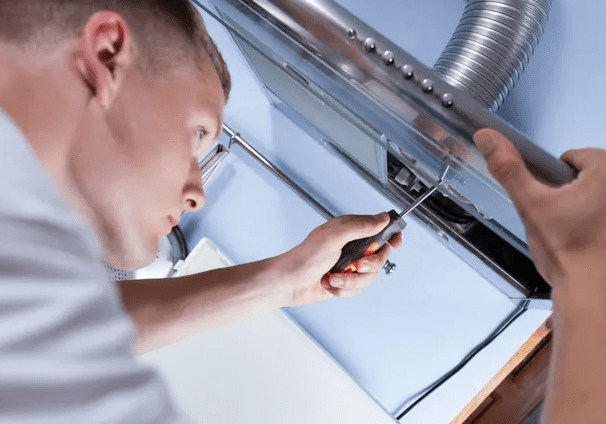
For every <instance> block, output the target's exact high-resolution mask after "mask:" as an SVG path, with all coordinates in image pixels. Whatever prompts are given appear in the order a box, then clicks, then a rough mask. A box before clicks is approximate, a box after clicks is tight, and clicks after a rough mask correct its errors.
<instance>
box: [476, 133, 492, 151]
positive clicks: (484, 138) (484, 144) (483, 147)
mask: <svg viewBox="0 0 606 424" xmlns="http://www.w3.org/2000/svg"><path fill="white" fill-rule="evenodd" d="M473 141H474V142H475V143H476V147H477V148H478V150H479V151H480V153H482V154H483V155H484V156H486V155H487V154H488V153H490V151H491V150H492V149H493V148H494V145H495V141H494V138H493V137H492V134H491V133H490V132H487V131H482V132H480V133H479V134H476V135H475V136H474V138H473Z"/></svg>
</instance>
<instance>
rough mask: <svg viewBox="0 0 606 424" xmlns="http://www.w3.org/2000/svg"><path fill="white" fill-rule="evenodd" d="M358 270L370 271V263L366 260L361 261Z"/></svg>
mask: <svg viewBox="0 0 606 424" xmlns="http://www.w3.org/2000/svg"><path fill="white" fill-rule="evenodd" d="M358 271H359V272H368V271H370V264H369V263H368V262H362V263H360V264H358Z"/></svg>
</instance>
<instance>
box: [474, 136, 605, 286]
mask: <svg viewBox="0 0 606 424" xmlns="http://www.w3.org/2000/svg"><path fill="white" fill-rule="evenodd" d="M474 141H475V143H476V145H477V147H478V149H479V150H480V151H481V152H482V154H483V155H484V157H485V159H486V162H487V165H488V169H489V170H490V172H491V173H492V175H493V176H494V178H495V179H496V180H497V181H498V182H499V183H500V184H501V185H502V186H503V188H504V189H505V190H506V191H507V193H508V194H509V196H510V197H511V199H512V201H513V203H514V205H515V207H516V209H517V211H518V213H519V215H520V217H521V219H522V221H523V223H524V226H525V228H526V238H527V241H528V247H529V250H530V254H531V256H532V259H533V261H534V263H535V265H536V267H537V270H538V271H539V273H540V274H541V275H542V276H543V278H545V280H547V282H549V283H550V284H551V285H552V286H554V287H557V286H558V284H559V282H560V281H570V277H573V279H574V280H575V281H576V283H578V284H582V283H583V281H584V280H585V279H586V278H585V277H587V276H588V275H591V274H593V275H599V276H600V277H601V278H605V277H606V151H604V150H599V149H584V150H572V151H568V152H566V153H564V155H562V160H563V161H565V162H566V163H568V164H569V165H570V166H572V167H573V168H575V169H576V170H577V171H578V172H579V173H578V176H577V178H576V179H575V180H574V181H572V182H571V183H569V184H566V185H564V186H562V187H559V188H554V187H549V186H547V185H545V184H542V183H540V182H539V181H537V180H536V179H535V178H534V177H533V176H532V174H531V173H530V172H529V171H528V169H527V168H526V166H525V164H524V161H523V159H522V157H521V156H520V154H519V152H518V151H517V149H516V148H515V147H514V146H513V144H512V143H511V142H509V141H508V140H507V139H506V138H505V137H504V136H503V135H501V134H500V133H498V132H496V131H494V130H490V129H483V130H480V131H478V132H477V133H476V134H475V135H474ZM575 277H576V278H575Z"/></svg>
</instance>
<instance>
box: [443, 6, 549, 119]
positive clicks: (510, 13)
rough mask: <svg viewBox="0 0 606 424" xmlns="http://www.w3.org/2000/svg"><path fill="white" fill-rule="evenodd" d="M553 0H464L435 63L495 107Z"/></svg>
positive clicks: (519, 67) (512, 80) (520, 66)
mask: <svg viewBox="0 0 606 424" xmlns="http://www.w3.org/2000/svg"><path fill="white" fill-rule="evenodd" d="M550 10H551V0H490V1H486V0H483V1H482V0H468V1H467V6H466V7H465V11H464V12H463V16H462V17H461V20H460V21H459V25H458V26H457V28H456V30H455V32H454V34H453V36H452V38H451V39H450V41H449V42H448V45H447V46H446V48H445V49H444V51H443V52H442V55H441V56H440V58H439V59H438V61H437V62H436V64H435V66H434V69H435V71H436V72H438V73H440V74H441V75H442V76H443V77H444V78H445V80H446V81H447V82H448V83H450V84H451V85H453V86H455V87H458V88H463V89H467V90H468V91H470V92H471V93H472V94H473V95H474V96H475V97H476V98H477V99H478V100H480V101H481V102H482V103H484V104H486V105H487V106H488V107H489V108H490V109H492V110H493V111H496V110H497V109H498V108H499V107H500V106H501V104H502V103H503V101H504V100H505V98H506V97H507V95H508V94H509V92H510V91H511V90H512V88H513V86H514V84H515V82H516V81H517V80H518V78H519V77H520V75H521V73H522V72H523V70H524V67H525V66H526V65H527V64H528V61H529V60H530V57H531V56H532V54H533V53H534V50H535V48H536V46H537V44H538V43H539V39H540V38H541V35H542V34H543V31H544V28H545V25H546V23H547V18H548V16H549V11H550Z"/></svg>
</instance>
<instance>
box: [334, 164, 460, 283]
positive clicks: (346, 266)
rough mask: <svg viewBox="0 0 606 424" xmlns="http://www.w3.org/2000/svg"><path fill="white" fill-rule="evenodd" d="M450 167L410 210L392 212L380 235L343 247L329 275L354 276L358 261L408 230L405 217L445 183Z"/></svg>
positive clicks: (351, 242)
mask: <svg viewBox="0 0 606 424" xmlns="http://www.w3.org/2000/svg"><path fill="white" fill-rule="evenodd" d="M448 168H449V167H448V166H446V169H444V171H443V172H442V175H440V179H439V180H438V183H437V184H436V185H435V186H432V187H431V188H430V189H429V190H427V191H426V192H425V193H423V195H422V196H420V197H419V198H418V199H417V200H416V201H415V202H414V203H413V204H411V205H410V206H409V207H408V208H406V209H404V211H402V213H397V212H396V211H395V210H393V209H392V210H390V211H389V212H388V214H389V224H387V226H386V227H385V228H384V229H383V230H382V231H381V232H380V233H379V234H376V235H374V236H371V237H366V238H361V239H358V240H353V241H350V242H349V243H347V244H346V245H345V246H343V250H342V251H341V257H340V258H339V260H338V261H337V263H336V264H335V266H333V267H332V268H331V270H330V271H328V273H329V274H336V273H343V274H353V273H354V272H356V271H357V269H358V260H359V259H361V258H362V257H364V256H368V255H372V254H373V253H375V252H376V251H377V250H379V249H380V248H381V247H383V245H384V244H385V243H387V242H388V241H389V239H390V238H392V237H393V236H394V235H396V234H397V233H399V232H401V231H402V230H404V228H406V222H405V221H404V217H405V216H406V215H408V214H409V213H411V212H412V211H413V210H414V209H415V208H416V207H417V206H419V205H420V204H421V203H423V201H424V200H425V199H427V198H428V197H429V196H431V195H432V194H433V193H434V192H435V191H436V190H437V189H438V188H439V187H440V186H441V185H442V182H443V181H444V177H445V176H446V173H447V172H448Z"/></svg>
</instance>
